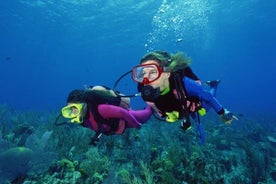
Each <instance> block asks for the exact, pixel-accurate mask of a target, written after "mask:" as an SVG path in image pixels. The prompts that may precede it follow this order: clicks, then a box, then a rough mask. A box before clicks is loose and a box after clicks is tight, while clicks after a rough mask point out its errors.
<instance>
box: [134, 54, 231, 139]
mask: <svg viewBox="0 0 276 184" xmlns="http://www.w3.org/2000/svg"><path fill="white" fill-rule="evenodd" d="M190 63H191V59H190V58H188V57H187V56H186V55H185V54H184V53H182V52H179V53H176V54H169V53H168V52H165V51H154V52H150V53H148V54H146V55H145V56H144V57H143V58H142V59H141V62H140V65H138V66H136V67H134V68H133V69H132V79H133V80H134V81H136V82H138V91H140V92H141V94H142V98H143V99H144V101H145V102H146V103H147V104H148V105H150V106H151V107H152V108H153V109H154V110H155V112H156V113H158V114H159V115H160V117H163V118H165V119H166V121H168V122H175V121H177V120H181V121H182V122H181V128H182V129H183V130H184V131H185V130H187V129H189V128H190V127H191V122H190V116H191V117H192V118H193V119H194V120H195V121H196V122H197V123H198V126H197V130H198V132H199V134H200V137H201V142H200V143H201V144H203V143H204V142H205V133H204V130H203V127H202V124H201V123H200V118H199V116H200V115H204V114H205V113H206V111H208V110H209V109H210V108H213V109H214V110H215V111H216V112H217V114H218V115H219V116H220V117H221V119H222V121H223V122H225V123H228V124H230V123H231V122H232V120H233V119H236V117H235V116H234V115H233V113H231V112H229V111H227V110H226V109H224V108H223V107H222V105H221V104H220V103H219V101H218V100H217V99H216V98H215V93H216V88H217V85H218V83H219V82H220V81H219V80H215V81H208V82H207V84H208V85H209V86H210V87H211V90H210V91H207V90H205V89H204V88H203V86H202V84H201V81H200V80H199V78H198V77H197V76H196V75H195V74H194V73H193V72H192V70H191V68H190V67H189V64H190Z"/></svg>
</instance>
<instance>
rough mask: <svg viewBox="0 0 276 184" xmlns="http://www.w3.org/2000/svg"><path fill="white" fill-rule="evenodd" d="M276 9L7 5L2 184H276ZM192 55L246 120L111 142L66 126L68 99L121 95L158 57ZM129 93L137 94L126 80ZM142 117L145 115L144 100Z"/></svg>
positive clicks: (243, 4)
mask: <svg viewBox="0 0 276 184" xmlns="http://www.w3.org/2000/svg"><path fill="white" fill-rule="evenodd" d="M275 7H276V1H274V0H263V1H261V0H242V1H238V0H232V1H219V0H214V1H207V0H172V1H170V0H147V1H145V0H144V1H134V0H117V1H116V0H59V1H54V0H10V1H7V0H6V1H0V48H1V49H0V86H1V88H0V89H1V91H0V130H1V131H0V174H1V175H0V183H1V182H2V183H25V184H35V183H70V184H71V183H114V184H116V183H132V184H134V183H137V184H138V183H173V184H178V183H179V184H184V183H275V182H276V152H275V146H276V131H275V129H276V128H275V123H276V115H275V111H274V108H275V105H276V99H275V94H276V82H275V76H274V75H275V67H276V63H275V56H276V55H275V53H276V44H275V43H276V12H275ZM153 50H166V51H168V52H172V53H175V52H178V51H183V52H185V53H187V54H188V56H190V57H191V58H192V65H191V67H192V68H193V71H194V72H195V73H196V74H197V75H198V76H199V77H200V78H201V80H202V81H206V80H212V79H220V80H221V83H220V85H219V89H218V93H217V98H218V99H219V100H220V102H221V103H222V104H223V106H224V107H225V108H227V109H229V110H231V111H232V112H233V113H235V114H236V115H237V116H238V117H239V120H238V121H234V122H233V123H232V125H224V124H223V123H221V122H220V120H219V118H218V117H217V115H216V114H215V113H214V112H210V113H208V114H207V115H206V116H204V117H203V118H202V123H203V126H204V128H205V130H206V134H207V139H206V144H205V145H203V146H199V145H198V144H197V141H198V137H197V133H196V131H195V130H191V131H190V132H183V131H181V129H180V128H179V124H178V123H175V124H168V123H164V122H160V121H158V120H156V119H155V118H154V117H152V118H151V120H150V121H149V122H147V123H146V124H145V125H143V127H142V128H141V129H140V130H127V131H126V132H125V133H124V134H123V135H121V136H104V137H102V138H101V140H100V142H99V143H98V145H97V146H96V147H93V146H90V145H89V140H90V138H91V137H92V136H93V134H94V133H93V132H92V131H91V130H87V129H84V128H83V127H80V126H77V125H74V124H72V125H64V126H55V124H54V122H55V119H56V117H57V116H58V114H59V113H60V108H61V107H62V106H64V105H65V103H66V102H65V101H66V97H67V95H68V93H69V92H70V91H71V90H72V89H75V88H83V86H84V85H105V86H109V87H111V88H113V86H114V83H115V82H116V80H117V79H118V78H119V77H120V76H122V75H123V74H124V73H126V72H128V71H130V70H131V68H132V67H133V66H135V65H138V64H139V62H140V58H141V57H142V56H143V55H144V54H146V53H147V52H148V51H153ZM116 89H117V90H119V91H120V92H122V93H125V94H134V93H136V84H135V83H134V82H133V81H131V79H130V76H129V75H128V76H126V77H125V78H124V79H123V80H121V81H120V83H119V84H118V86H117V88H116ZM132 107H133V109H141V108H144V107H145V104H144V102H143V101H142V100H141V98H140V97H136V98H133V99H132Z"/></svg>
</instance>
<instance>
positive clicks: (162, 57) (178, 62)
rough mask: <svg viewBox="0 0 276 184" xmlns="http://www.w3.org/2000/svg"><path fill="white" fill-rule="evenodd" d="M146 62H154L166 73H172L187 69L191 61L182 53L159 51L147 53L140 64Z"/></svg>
mask: <svg viewBox="0 0 276 184" xmlns="http://www.w3.org/2000/svg"><path fill="white" fill-rule="evenodd" d="M148 60H154V61H156V62H157V63H158V65H159V66H161V67H163V68H164V69H165V71H167V72H174V71H177V70H180V69H184V68H186V67H188V66H189V65H190V64H191V61H192V60H191V58H189V57H188V56H187V55H186V54H185V53H184V52H177V53H176V54H170V53H168V52H166V51H161V50H157V51H153V52H149V53H148V54H146V55H145V56H144V57H143V58H142V59H141V60H140V64H142V63H144V62H146V61H148Z"/></svg>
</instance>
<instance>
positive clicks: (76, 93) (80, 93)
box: [66, 89, 86, 103]
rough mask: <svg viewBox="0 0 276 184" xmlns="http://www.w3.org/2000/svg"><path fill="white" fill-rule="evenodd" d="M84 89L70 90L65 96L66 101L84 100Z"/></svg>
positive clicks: (77, 101) (78, 101) (79, 101)
mask: <svg viewBox="0 0 276 184" xmlns="http://www.w3.org/2000/svg"><path fill="white" fill-rule="evenodd" d="M85 94H86V93H85V90H81V89H74V90H73V91H71V92H70V93H69V95H68V97H67V100H66V101H67V103H81V102H85V99H86V97H85V96H86V95H85Z"/></svg>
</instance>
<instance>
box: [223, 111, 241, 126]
mask: <svg viewBox="0 0 276 184" xmlns="http://www.w3.org/2000/svg"><path fill="white" fill-rule="evenodd" d="M220 118H221V120H222V122H224V123H227V124H231V123H232V121H233V119H236V120H238V118H237V117H236V116H234V114H233V113H232V112H230V111H228V110H227V109H224V113H223V114H222V115H220Z"/></svg>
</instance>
